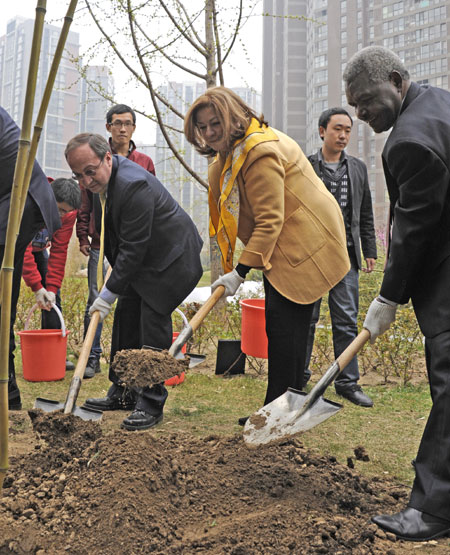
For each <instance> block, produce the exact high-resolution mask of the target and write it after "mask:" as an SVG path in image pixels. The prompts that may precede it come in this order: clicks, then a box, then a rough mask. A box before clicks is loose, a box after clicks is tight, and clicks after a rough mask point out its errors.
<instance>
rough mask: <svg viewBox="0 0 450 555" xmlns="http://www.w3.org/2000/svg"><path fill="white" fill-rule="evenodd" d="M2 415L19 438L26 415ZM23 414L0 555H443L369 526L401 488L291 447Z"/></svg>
mask: <svg viewBox="0 0 450 555" xmlns="http://www.w3.org/2000/svg"><path fill="white" fill-rule="evenodd" d="M10 414H11V430H10V437H11V442H12V444H14V442H15V440H16V439H17V440H18V441H24V440H25V438H24V437H22V436H23V434H24V433H26V432H24V429H25V428H26V426H25V425H24V424H25V422H24V421H25V420H26V419H27V418H28V415H27V414H26V413H25V412H23V413H10ZM29 416H30V417H31V420H32V422H33V429H34V436H33V435H31V433H30V432H27V433H26V439H27V440H28V442H29V448H30V449H31V453H29V454H28V455H27V456H20V455H16V456H13V457H11V460H10V471H9V472H8V475H7V478H6V480H5V484H4V489H3V498H2V500H1V502H0V554H2V555H3V554H10V553H20V554H28V553H36V554H38V555H44V554H53V553H65V552H66V553H80V554H81V553H86V554H87V553H89V554H90V553H96V554H116V553H117V554H119V553H120V554H134V553H157V554H194V553H208V554H225V553H226V554H233V555H247V554H248V555H257V554H258V555H259V554H272V553H273V554H275V553H276V554H285V553H294V554H303V553H305V554H307V553H333V554H339V553H342V554H344V553H355V554H366V553H376V554H400V553H413V552H415V553H418V552H419V550H418V549H416V548H419V547H420V553H425V552H427V553H428V552H432V553H436V554H442V553H445V552H446V550H445V548H444V546H443V545H442V547H443V548H444V550H442V549H440V548H441V546H440V545H439V542H430V543H428V544H426V546H428V548H429V549H431V551H428V550H426V551H425V550H424V549H426V547H425V546H424V544H421V545H420V546H419V545H415V544H408V543H406V542H396V541H395V539H394V537H392V536H389V535H386V534H384V533H383V532H382V531H380V530H378V529H377V527H376V526H375V525H373V524H370V522H369V515H373V514H378V513H383V512H387V513H392V512H395V511H396V510H397V509H399V508H402V507H404V504H405V499H406V497H407V491H406V489H405V488H402V487H399V486H398V485H396V484H395V483H394V482H391V481H389V480H387V479H385V478H383V479H372V480H369V479H366V478H364V477H361V476H360V475H359V474H358V473H357V472H356V471H354V470H352V469H351V468H349V467H347V466H344V465H341V464H338V463H337V462H336V461H335V459H334V458H333V457H321V456H318V455H316V454H312V453H311V452H308V451H306V450H305V449H304V448H303V446H302V443H301V441H299V440H298V439H292V440H290V441H287V442H285V443H283V444H282V445H275V446H273V445H272V446H266V447H259V448H258V449H254V450H252V449H248V448H247V447H246V445H245V444H244V442H243V440H242V438H241V436H240V435H236V436H233V437H227V438H219V437H214V436H210V437H206V438H203V439H197V438H193V437H192V436H188V435H179V434H177V435H167V436H159V437H158V438H157V439H156V437H155V436H154V435H152V433H151V432H140V433H128V432H124V431H115V432H113V433H110V434H108V435H105V436H103V435H102V430H101V428H100V425H99V424H98V423H94V422H85V421H83V420H81V419H80V418H77V417H74V416H72V415H67V416H65V415H63V414H61V413H52V414H44V413H42V412H41V411H37V410H33V411H30V414H29ZM355 456H357V457H364V456H365V453H364V449H363V448H362V449H361V451H360V452H359V453H356V452H355Z"/></svg>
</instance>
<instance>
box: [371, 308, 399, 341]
mask: <svg viewBox="0 0 450 555" xmlns="http://www.w3.org/2000/svg"><path fill="white" fill-rule="evenodd" d="M396 311H397V305H396V304H394V303H393V304H388V303H385V302H383V301H381V300H380V299H379V298H376V299H374V300H373V301H372V302H371V303H370V306H369V310H368V311H367V314H366V319H365V320H364V324H363V326H364V327H365V328H366V330H369V332H370V342H371V343H372V344H373V343H375V339H376V338H377V337H378V336H379V335H382V334H383V333H384V332H385V331H386V330H388V329H389V327H390V325H391V324H392V322H394V321H395V313H396Z"/></svg>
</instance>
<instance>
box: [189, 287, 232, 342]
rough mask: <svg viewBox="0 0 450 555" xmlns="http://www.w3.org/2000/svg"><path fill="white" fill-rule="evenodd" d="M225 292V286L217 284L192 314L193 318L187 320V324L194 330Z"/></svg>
mask: <svg viewBox="0 0 450 555" xmlns="http://www.w3.org/2000/svg"><path fill="white" fill-rule="evenodd" d="M224 292H225V287H224V286H223V285H219V286H218V287H217V288H216V289H215V291H214V293H213V294H212V295H211V296H210V297H209V298H208V299H207V300H206V302H205V303H204V304H203V305H202V306H201V307H200V309H199V310H198V312H197V313H196V314H195V315H194V316H193V318H192V319H191V320H190V321H189V325H190V326H191V328H192V331H193V332H194V331H195V330H196V329H198V327H199V326H200V324H201V323H202V322H203V320H204V319H205V317H206V316H207V315H208V314H209V312H210V311H211V309H212V308H213V307H214V306H215V305H216V304H217V302H218V301H219V299H220V298H221V297H222V295H223V294H224Z"/></svg>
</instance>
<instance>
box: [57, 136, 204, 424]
mask: <svg viewBox="0 0 450 555" xmlns="http://www.w3.org/2000/svg"><path fill="white" fill-rule="evenodd" d="M65 154H66V159H67V162H68V163H69V166H70V167H71V169H72V171H73V177H74V178H75V179H77V180H78V182H79V183H80V185H82V186H83V187H85V188H86V189H88V190H89V191H91V192H92V193H94V194H95V193H97V194H96V195H94V196H95V197H96V198H95V199H94V204H95V203H96V205H97V210H96V215H95V221H96V224H97V227H99V226H100V224H101V221H102V216H101V209H100V201H99V198H98V197H99V195H100V198H104V197H106V206H105V218H104V226H105V255H106V257H107V259H108V261H109V262H110V264H111V266H112V273H111V276H110V278H109V279H108V281H107V282H106V284H105V285H104V286H103V288H102V290H101V291H100V295H99V296H98V297H97V299H96V300H95V301H94V303H93V304H92V306H91V309H90V311H91V313H92V312H93V311H95V310H98V311H99V312H100V315H101V319H102V320H103V319H104V318H105V317H106V315H107V314H108V313H109V311H110V310H111V307H112V305H113V303H114V301H115V300H116V299H118V302H117V307H116V310H115V315H114V324H113V334H112V344H111V361H112V360H113V358H114V355H115V353H116V352H117V351H119V350H121V349H139V348H141V347H142V346H143V345H151V346H153V347H160V348H163V349H168V348H169V347H170V345H171V343H172V320H171V314H172V312H173V310H175V308H176V307H177V306H178V305H179V304H180V303H181V302H182V301H183V300H184V299H185V298H186V297H187V295H188V294H189V293H190V292H191V291H192V290H193V289H194V287H195V286H196V284H197V283H198V280H199V279H200V277H201V275H202V267H201V263H200V250H201V248H202V240H201V238H200V236H199V234H198V232H197V229H196V227H195V225H194V223H193V222H192V220H191V219H190V217H189V216H188V215H187V214H186V212H185V211H184V210H183V209H182V208H181V207H180V206H179V205H178V204H177V202H176V201H175V200H174V199H173V198H172V197H171V195H170V194H169V193H168V191H167V190H166V189H165V188H164V187H163V186H162V185H161V183H160V182H159V181H158V179H157V178H156V177H155V176H153V175H152V174H151V173H149V172H148V171H146V170H145V169H143V168H142V167H141V166H138V165H137V164H135V163H134V162H131V161H130V160H128V159H127V158H124V157H122V156H119V155H117V154H114V155H113V154H111V150H110V147H109V145H108V143H107V142H106V140H105V139H104V138H103V137H102V136H101V135H95V134H90V133H82V134H80V135H77V136H76V137H74V138H73V139H71V140H70V141H69V143H68V144H67V147H66V152H65ZM109 378H110V380H111V381H112V382H113V385H112V386H111V387H110V389H109V391H108V394H107V397H106V398H104V399H88V400H87V401H86V406H87V407H89V408H96V409H100V410H117V409H121V410H128V409H133V408H134V411H133V412H132V414H131V415H130V416H128V417H127V418H125V420H124V421H123V424H122V426H123V427H124V428H125V429H128V430H144V429H147V428H150V427H152V426H154V425H156V424H157V423H158V422H160V421H161V420H162V415H163V407H164V403H165V401H166V398H167V390H166V388H165V387H164V385H163V384H158V385H156V386H153V387H151V388H150V387H146V388H144V389H143V391H142V392H140V393H139V394H138V395H136V393H134V392H131V391H129V390H127V389H126V388H125V387H124V386H123V385H122V384H121V383H120V382H119V380H118V377H117V375H116V374H115V373H114V371H113V370H111V369H110V373H109Z"/></svg>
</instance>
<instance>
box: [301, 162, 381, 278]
mask: <svg viewBox="0 0 450 555" xmlns="http://www.w3.org/2000/svg"><path fill="white" fill-rule="evenodd" d="M308 160H309V161H310V162H311V164H312V167H313V168H314V171H315V172H316V174H317V175H318V176H319V177H320V178H322V175H321V171H320V160H319V155H318V153H317V152H316V153H315V154H311V156H308ZM347 166H348V177H349V181H350V195H351V202H352V215H351V222H350V230H351V234H352V238H353V244H354V245H355V255H356V260H357V262H358V268H359V269H361V267H362V260H361V248H362V252H363V255H364V258H376V257H377V243H376V239H375V228H374V223H373V210H372V196H371V194H370V188H369V177H368V175H367V167H366V165H365V164H364V162H363V161H362V160H359V159H358V158H355V157H354V156H349V155H348V154H347Z"/></svg>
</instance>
